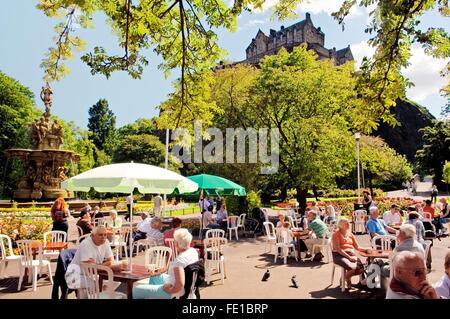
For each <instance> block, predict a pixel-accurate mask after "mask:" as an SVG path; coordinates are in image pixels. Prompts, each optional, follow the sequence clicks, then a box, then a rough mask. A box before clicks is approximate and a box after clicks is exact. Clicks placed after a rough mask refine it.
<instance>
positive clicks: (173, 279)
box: [133, 228, 198, 299]
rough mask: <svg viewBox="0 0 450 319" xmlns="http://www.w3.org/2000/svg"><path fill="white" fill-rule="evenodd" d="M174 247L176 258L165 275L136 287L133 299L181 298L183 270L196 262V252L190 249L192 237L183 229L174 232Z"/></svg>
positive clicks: (183, 280)
mask: <svg viewBox="0 0 450 319" xmlns="http://www.w3.org/2000/svg"><path fill="white" fill-rule="evenodd" d="M173 237H174V240H175V247H176V249H177V250H178V256H177V258H175V260H174V261H172V262H171V263H170V264H169V271H168V273H167V274H164V273H161V272H162V271H164V269H163V270H157V271H156V273H161V274H160V275H158V276H154V277H150V279H149V284H148V285H138V286H136V287H135V288H134V289H133V298H134V299H148V298H149V299H171V298H174V297H179V296H183V295H184V293H185V291H184V283H185V278H184V268H185V267H186V266H188V265H190V264H193V263H196V262H197V261H198V252H197V250H195V249H194V248H191V247H190V245H191V241H192V235H191V234H190V233H189V231H188V230H187V229H185V228H180V229H177V230H176V231H175V232H174V236H173Z"/></svg>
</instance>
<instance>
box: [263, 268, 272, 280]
mask: <svg viewBox="0 0 450 319" xmlns="http://www.w3.org/2000/svg"><path fill="white" fill-rule="evenodd" d="M269 277H270V272H269V269H267V271H266V272H265V273H264V276H263V277H262V280H261V281H267V280H268V279H269Z"/></svg>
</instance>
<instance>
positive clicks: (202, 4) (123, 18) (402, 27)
mask: <svg viewBox="0 0 450 319" xmlns="http://www.w3.org/2000/svg"><path fill="white" fill-rule="evenodd" d="M265 2H266V1H265V0H235V1H233V3H229V2H226V1H224V0H159V1H153V0H152V1H151V0H141V1H139V2H136V1H134V2H133V1H132V0H105V1H97V0H40V1H39V4H38V5H37V8H38V9H40V10H42V11H43V12H44V14H46V15H47V16H49V17H54V18H58V19H62V18H65V22H62V23H60V24H58V25H57V26H56V27H55V31H56V36H55V47H53V48H50V49H49V51H48V53H47V55H46V57H45V58H44V60H43V62H42V67H43V68H44V69H45V72H46V78H47V79H52V80H59V79H61V78H62V77H63V76H65V75H66V74H67V73H68V72H69V69H68V68H67V66H66V65H65V64H64V61H65V60H70V59H72V57H73V53H72V52H73V51H74V50H83V49H84V41H83V40H82V39H80V38H79V37H77V36H73V35H72V33H74V30H75V28H74V26H75V25H77V26H80V27H82V28H91V27H92V26H93V15H94V14H95V13H97V12H102V13H103V14H104V15H106V17H107V22H108V23H109V24H110V26H111V29H112V30H113V31H114V33H115V34H116V36H117V38H118V43H119V46H120V47H121V48H123V50H124V53H123V55H112V54H110V53H108V52H107V51H106V50H105V49H104V48H103V47H99V46H96V47H95V48H94V51H93V52H90V53H88V54H85V55H84V56H83V57H82V60H83V61H84V62H85V63H87V64H88V66H89V67H90V68H91V73H92V74H96V73H101V74H104V75H105V76H106V77H109V76H110V75H111V73H112V72H114V71H118V70H122V71H126V72H128V73H129V74H130V76H132V77H133V78H140V77H141V75H142V72H143V70H144V67H145V66H146V65H147V64H148V60H147V59H146V57H145V56H143V54H142V51H143V50H146V49H149V48H153V50H154V51H155V52H156V53H157V54H158V55H160V56H161V57H162V59H163V63H161V64H160V65H159V68H160V69H161V70H163V71H164V72H165V73H166V74H167V75H168V73H169V71H170V70H172V69H175V68H180V69H181V76H180V81H179V92H178V93H176V94H174V95H173V97H174V99H173V100H172V103H168V104H165V105H164V106H163V109H164V110H166V111H169V112H168V113H166V114H169V113H173V114H171V115H172V116H173V117H174V118H175V119H176V120H175V121H167V120H166V121H163V122H162V123H164V124H166V125H167V126H168V127H172V125H175V126H176V127H178V126H179V125H180V124H181V122H182V120H183V119H184V118H185V116H184V115H185V113H184V112H185V111H187V112H186V113H187V117H188V119H189V118H190V114H191V113H194V114H195V110H194V106H196V98H195V97H196V96H197V95H198V94H199V93H201V90H199V91H196V88H198V86H196V85H194V84H195V83H196V82H198V80H199V79H198V78H199V77H204V76H207V73H208V72H207V70H208V69H209V68H211V67H212V66H213V65H214V64H215V63H216V61H218V60H219V59H220V58H221V57H223V55H224V51H223V50H222V49H220V48H219V46H218V44H217V42H218V41H217V35H216V33H215V30H216V29H218V28H225V29H227V30H230V31H234V30H235V29H236V26H237V18H238V16H239V15H241V14H242V12H243V11H252V10H260V9H261V8H262V5H263V4H264V3H265ZM302 2H303V0H278V1H276V2H275V6H273V11H274V16H276V17H278V18H280V19H285V18H292V17H294V16H295V15H296V13H295V11H296V9H297V6H298V5H299V4H300V7H301V3H302ZM373 4H375V9H374V10H373V11H372V12H371V13H370V17H371V21H370V24H369V25H368V26H367V28H366V30H365V31H366V32H367V33H370V34H373V37H372V38H371V40H370V44H371V45H373V46H375V47H376V48H377V51H376V55H375V57H374V59H373V60H369V59H366V60H365V61H364V62H363V65H362V68H361V70H362V71H361V74H360V77H359V81H358V83H359V85H358V86H357V92H358V94H359V95H360V97H361V98H362V99H364V100H365V102H366V103H369V104H370V105H372V109H369V110H365V109H357V111H359V116H358V117H357V118H358V119H360V122H355V123H354V124H355V125H356V127H357V128H358V129H360V130H364V131H366V132H369V131H370V130H372V129H374V128H375V127H376V125H377V119H378V118H380V117H381V118H383V119H384V120H385V121H388V122H390V123H394V122H395V121H394V119H393V117H391V116H389V113H390V112H389V109H390V108H391V107H393V106H394V105H395V100H396V98H398V97H402V96H404V87H405V85H409V82H408V81H407V79H405V78H404V77H403V76H402V75H401V74H400V70H401V68H402V67H406V66H407V65H408V59H409V58H410V48H411V44H412V43H413V42H418V43H420V44H422V46H423V47H424V49H425V51H426V52H427V53H428V54H430V55H433V56H435V57H444V58H445V57H448V56H449V55H450V53H449V52H450V50H449V47H450V40H449V36H448V34H447V33H446V32H445V31H444V29H443V28H439V27H430V28H429V29H428V30H426V31H422V30H421V29H420V27H419V23H420V20H419V18H420V17H421V16H422V15H423V14H424V13H426V12H428V11H430V10H432V9H433V8H435V7H438V8H439V11H440V12H441V14H442V16H444V17H448V16H449V10H448V0H423V1H408V0H404V1H391V0H377V1H375V0H360V1H357V0H346V1H344V3H343V4H342V7H341V8H340V10H338V12H335V13H334V14H333V15H334V17H335V18H336V20H337V21H338V22H339V23H341V24H342V25H343V26H344V19H345V17H346V16H347V15H348V14H349V12H350V10H351V9H352V7H354V6H360V7H369V6H371V5H373ZM445 92H447V93H445ZM443 93H444V94H448V88H444V90H443ZM203 107H204V108H205V107H206V108H205V109H204V110H203V109H201V110H200V111H201V112H203V111H205V112H206V113H205V118H207V117H208V112H209V111H210V109H209V108H210V107H212V105H209V107H208V106H206V105H203ZM169 124H170V125H169ZM165 127H166V126H165Z"/></svg>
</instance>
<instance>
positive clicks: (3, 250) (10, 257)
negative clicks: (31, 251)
mask: <svg viewBox="0 0 450 319" xmlns="http://www.w3.org/2000/svg"><path fill="white" fill-rule="evenodd" d="M5 241H6V245H5ZM8 252H9V253H8ZM21 258H22V257H21V256H17V255H15V254H14V250H13V247H12V241H11V238H10V237H9V236H7V235H1V234H0V279H2V278H3V273H4V272H5V269H6V265H7V263H8V262H10V261H13V262H14V261H15V262H17V263H18V266H19V267H20V260H21Z"/></svg>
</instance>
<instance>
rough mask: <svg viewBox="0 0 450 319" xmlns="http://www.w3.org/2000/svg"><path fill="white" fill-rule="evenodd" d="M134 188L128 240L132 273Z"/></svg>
mask: <svg viewBox="0 0 450 319" xmlns="http://www.w3.org/2000/svg"><path fill="white" fill-rule="evenodd" d="M133 190H134V188H133V189H132V190H131V199H132V200H131V205H130V218H129V219H130V234H129V236H128V241H129V243H130V273H131V272H132V271H133V262H132V261H133V243H132V241H133V205H134V198H133Z"/></svg>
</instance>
